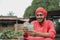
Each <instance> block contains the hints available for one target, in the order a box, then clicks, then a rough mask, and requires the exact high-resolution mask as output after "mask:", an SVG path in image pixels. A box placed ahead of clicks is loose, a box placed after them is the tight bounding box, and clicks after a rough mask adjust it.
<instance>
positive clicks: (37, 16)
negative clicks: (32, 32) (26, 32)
mask: <svg viewBox="0 0 60 40" xmlns="http://www.w3.org/2000/svg"><path fill="white" fill-rule="evenodd" d="M36 19H37V20H38V22H40V23H42V22H43V21H44V19H45V18H44V15H43V13H42V12H39V13H37V15H36Z"/></svg>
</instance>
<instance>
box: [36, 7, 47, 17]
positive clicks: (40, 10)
mask: <svg viewBox="0 0 60 40" xmlns="http://www.w3.org/2000/svg"><path fill="white" fill-rule="evenodd" d="M39 12H42V13H43V15H44V17H46V16H47V11H46V10H45V9H44V8H42V7H39V8H37V9H36V11H35V14H36V15H37V14H38V13H39Z"/></svg>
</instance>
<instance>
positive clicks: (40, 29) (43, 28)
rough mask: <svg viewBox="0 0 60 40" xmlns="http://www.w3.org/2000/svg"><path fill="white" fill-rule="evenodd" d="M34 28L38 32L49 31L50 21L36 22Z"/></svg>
mask: <svg viewBox="0 0 60 40" xmlns="http://www.w3.org/2000/svg"><path fill="white" fill-rule="evenodd" d="M34 30H35V31H37V32H48V31H49V25H48V23H45V24H43V25H40V24H38V23H35V24H34Z"/></svg>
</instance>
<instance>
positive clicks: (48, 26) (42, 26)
mask: <svg viewBox="0 0 60 40" xmlns="http://www.w3.org/2000/svg"><path fill="white" fill-rule="evenodd" d="M35 16H36V20H35V21H32V22H31V23H32V24H33V25H34V30H32V31H30V34H32V36H28V40H54V38H55V35H56V31H55V29H54V23H53V22H52V21H51V20H46V16H47V11H46V10H45V9H44V8H42V7H39V8H37V9H36V11H35Z"/></svg>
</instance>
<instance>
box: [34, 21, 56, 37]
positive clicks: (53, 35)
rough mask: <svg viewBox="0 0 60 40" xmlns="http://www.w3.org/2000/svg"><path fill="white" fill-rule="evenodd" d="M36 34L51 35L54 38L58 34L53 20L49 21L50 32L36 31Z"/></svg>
mask: <svg viewBox="0 0 60 40" xmlns="http://www.w3.org/2000/svg"><path fill="white" fill-rule="evenodd" d="M34 33H35V35H38V36H42V37H50V38H54V37H55V35H56V31H55V29H54V24H53V22H51V21H49V31H48V33H44V32H35V31H34Z"/></svg>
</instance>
